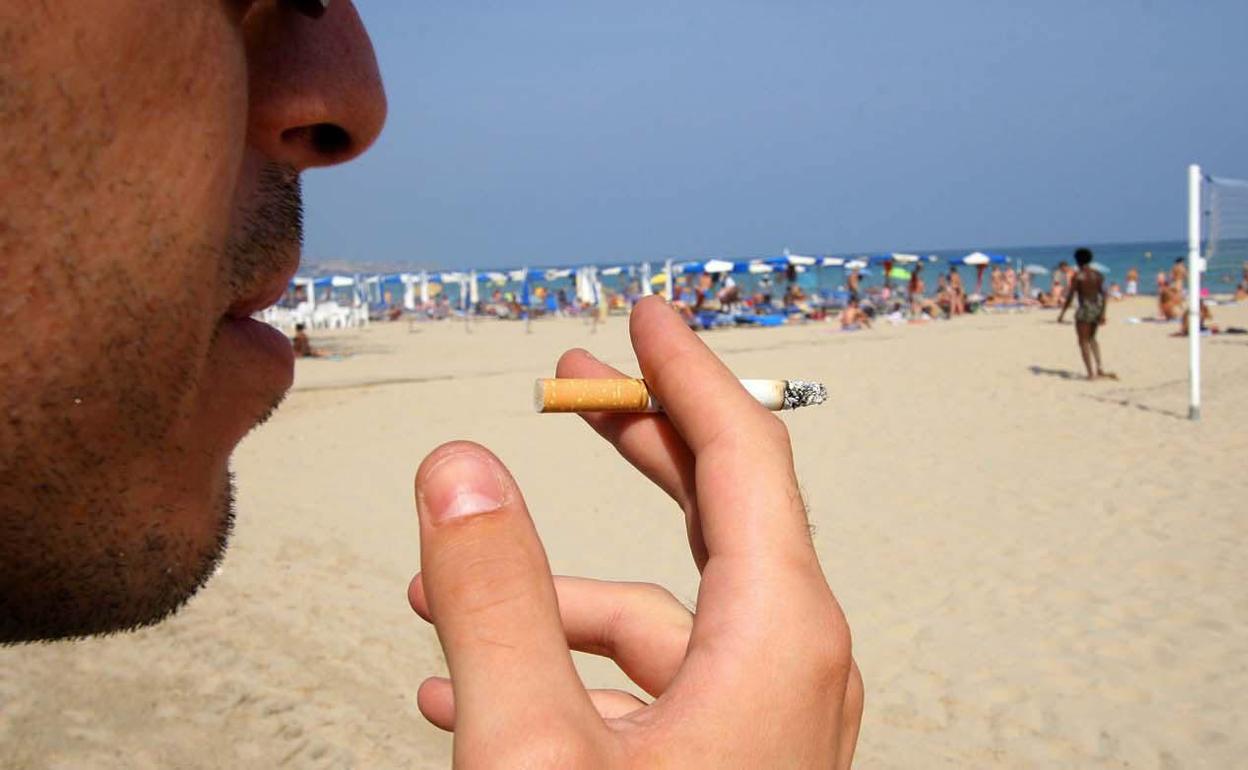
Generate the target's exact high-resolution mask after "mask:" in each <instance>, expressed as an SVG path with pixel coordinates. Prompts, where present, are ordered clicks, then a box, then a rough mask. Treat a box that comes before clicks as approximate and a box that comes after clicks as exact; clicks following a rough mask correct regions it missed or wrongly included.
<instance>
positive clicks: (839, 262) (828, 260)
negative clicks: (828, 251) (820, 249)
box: [819, 257, 845, 267]
mask: <svg viewBox="0 0 1248 770" xmlns="http://www.w3.org/2000/svg"><path fill="white" fill-rule="evenodd" d="M844 264H845V260H844V259H842V258H841V257H824V258H823V259H822V260H820V261H819V265H820V267H841V266H843V265H844Z"/></svg>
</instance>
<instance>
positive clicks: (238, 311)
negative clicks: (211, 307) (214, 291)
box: [225, 256, 299, 318]
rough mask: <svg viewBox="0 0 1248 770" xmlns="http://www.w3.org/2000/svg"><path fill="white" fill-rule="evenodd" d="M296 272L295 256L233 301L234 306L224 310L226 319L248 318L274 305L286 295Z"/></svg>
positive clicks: (297, 267)
mask: <svg viewBox="0 0 1248 770" xmlns="http://www.w3.org/2000/svg"><path fill="white" fill-rule="evenodd" d="M298 270H299V259H298V257H297V256H296V258H295V259H292V260H289V262H288V263H287V265H286V266H285V267H283V268H282V269H281V270H280V271H279V272H278V273H276V274H274V275H273V276H272V277H270V278H268V279H267V280H265V281H264V282H263V283H261V284H260V285H259V286H257V287H256V288H255V289H254V290H253V291H250V292H248V293H247V294H245V295H244V296H242V297H239V298H238V299H237V300H235V301H234V304H232V305H230V306H229V307H228V308H227V309H226V311H225V315H226V317H227V318H248V317H250V316H252V315H253V314H255V313H258V312H260V311H261V310H264V309H265V308H266V307H269V306H270V305H273V304H276V303H277V301H278V300H279V299H281V298H282V295H283V294H285V293H286V289H287V287H289V286H290V280H291V279H292V278H294V277H295V273H296V272H297V271H298Z"/></svg>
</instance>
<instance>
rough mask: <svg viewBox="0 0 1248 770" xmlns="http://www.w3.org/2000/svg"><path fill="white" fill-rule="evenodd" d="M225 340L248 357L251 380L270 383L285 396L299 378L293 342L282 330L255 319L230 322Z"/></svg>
mask: <svg viewBox="0 0 1248 770" xmlns="http://www.w3.org/2000/svg"><path fill="white" fill-rule="evenodd" d="M221 336H222V337H223V338H226V339H228V340H229V343H230V344H231V345H232V346H235V347H236V348H237V349H238V350H239V351H240V352H242V353H243V354H244V355H246V356H247V358H248V361H247V364H246V367H247V376H248V378H249V379H250V378H254V379H256V380H261V381H264V382H265V384H269V383H270V382H271V383H272V384H273V385H274V387H280V388H281V390H282V392H285V391H286V390H288V389H289V388H290V385H291V383H292V382H294V376H295V352H294V349H293V348H292V347H291V344H290V340H288V339H287V338H286V335H285V334H283V333H282V332H281V331H280V330H279V329H276V328H274V327H273V326H270V325H269V324H267V323H265V322H263V321H257V320H256V319H254V318H226V319H225V320H224V321H222V322H221Z"/></svg>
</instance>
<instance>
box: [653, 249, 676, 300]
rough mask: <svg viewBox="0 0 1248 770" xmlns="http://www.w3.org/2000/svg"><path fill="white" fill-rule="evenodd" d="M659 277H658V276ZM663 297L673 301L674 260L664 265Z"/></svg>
mask: <svg viewBox="0 0 1248 770" xmlns="http://www.w3.org/2000/svg"><path fill="white" fill-rule="evenodd" d="M656 277H657V276H656ZM663 278H664V280H663V297H664V298H665V299H666V300H667V301H668V302H671V301H672V260H670V259H669V260H667V261H665V262H664V263H663Z"/></svg>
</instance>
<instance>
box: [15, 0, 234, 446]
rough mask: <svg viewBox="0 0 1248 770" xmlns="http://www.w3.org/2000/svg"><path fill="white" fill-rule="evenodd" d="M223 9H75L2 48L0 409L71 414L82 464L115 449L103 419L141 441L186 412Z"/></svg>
mask: <svg viewBox="0 0 1248 770" xmlns="http://www.w3.org/2000/svg"><path fill="white" fill-rule="evenodd" d="M224 5H225V4H223V3H219V2H193V3H192V2H184V1H183V0H168V1H166V2H151V1H150V0H144V1H143V2H139V1H138V0H131V2H104V0H85V1H84V2H82V3H80V4H78V3H76V4H75V5H74V13H73V14H71V15H69V16H67V17H66V18H65V19H63V20H59V21H61V22H63V24H62V25H61V26H53V25H50V24H48V20H46V19H45V20H43V21H42V22H41V23H38V24H36V22H34V21H32V22H30V24H31V27H30V29H28V30H25V32H27V33H28V34H24V35H14V36H13V37H12V38H11V39H12V40H16V41H18V44H19V45H20V49H19V50H16V51H14V52H13V53H14V55H13V56H12V57H11V59H10V61H12V62H18V64H14V65H12V66H11V68H10V65H9V64H8V62H6V63H5V65H4V66H5V69H4V70H3V71H0V74H2V75H4V76H5V79H6V80H7V81H8V82H10V83H14V84H17V86H18V87H17V88H15V89H13V94H14V99H13V101H12V102H11V103H12V105H13V107H14V109H12V110H9V109H6V110H5V111H3V112H2V113H0V161H3V162H4V164H5V173H4V175H3V176H4V177H6V179H4V180H0V193H2V195H3V198H2V200H0V203H3V209H4V211H5V212H6V222H5V227H3V228H0V254H3V257H4V259H5V271H4V272H5V278H6V287H7V288H6V291H7V292H9V293H7V294H5V295H4V299H3V300H0V321H4V322H10V323H13V324H16V326H17V328H19V329H20V330H21V334H20V342H16V341H12V340H13V338H12V337H10V338H9V339H10V340H11V341H10V342H9V343H6V344H5V345H3V346H0V368H2V369H4V370H5V371H6V372H10V373H12V375H13V377H12V382H14V383H17V386H16V387H15V388H8V389H7V391H8V397H4V396H0V401H2V402H5V403H4V406H8V407H11V408H14V409H18V410H20V411H22V412H24V413H26V414H27V415H28V416H29V417H33V418H34V419H33V420H31V421H27V423H26V424H28V425H31V424H33V425H34V426H37V425H38V423H39V422H40V420H39V415H37V414H33V415H32V414H30V413H31V412H32V411H39V410H43V411H51V412H56V411H57V410H60V409H63V408H64V407H65V406H66V405H67V404H69V403H75V399H81V400H82V401H83V402H84V403H82V404H77V403H75V405H76V406H78V407H79V409H78V410H77V411H76V413H75V417H74V423H75V425H74V432H75V433H76V439H77V440H79V441H81V442H85V443H86V444H87V445H88V446H89V445H90V444H92V443H93V442H94V441H116V440H117V439H118V436H117V433H116V429H115V428H113V429H112V430H111V431H110V430H108V428H109V421H110V419H113V420H115V415H113V416H111V417H110V416H109V415H107V414H105V412H107V411H109V410H112V411H114V412H117V411H123V412H126V413H127V414H126V416H127V417H131V418H134V419H135V420H137V425H138V426H139V427H142V426H147V428H148V429H147V430H143V431H141V433H142V434H144V435H145V437H146V438H151V437H152V436H154V435H158V434H160V433H161V431H162V430H163V428H164V427H165V426H167V425H168V423H169V422H171V421H173V420H175V419H176V418H177V416H178V415H180V414H184V413H186V412H187V411H189V408H188V402H189V401H190V400H192V399H193V398H194V391H195V383H196V382H197V379H198V376H199V372H200V369H201V368H202V366H203V361H204V358H205V357H206V354H207V348H208V343H209V341H210V337H211V334H212V330H213V328H214V327H215V325H216V322H217V319H218V317H219V315H220V313H221V311H222V309H223V307H224V305H225V288H224V286H223V282H222V281H221V280H220V279H221V275H222V274H223V266H222V258H221V248H222V245H223V243H224V241H225V239H226V235H227V231H228V224H229V219H230V209H231V202H232V197H233V190H234V188H235V185H236V179H237V175H238V169H239V166H240V164H241V158H242V153H243V145H244V138H245V135H246V121H247V107H246V105H247V86H246V61H245V57H244V52H243V46H242V40H241V37H240V35H239V32H238V30H237V29H236V27H235V26H234V25H233V23H232V22H231V20H230V19H229V18H228V17H227V14H226V11H225V10H224ZM49 13H53V12H49ZM84 20H85V21H84ZM75 27H76V28H75ZM5 98H6V99H7V98H8V95H7V94H6V97H5ZM10 161H11V162H10ZM96 405H99V406H96ZM97 409H98V410H99V413H98V414H97V413H96V410H97ZM58 414H59V413H58ZM44 416H49V415H46V414H45V415H44ZM96 418H98V421H97V419H96ZM46 422H47V423H48V424H52V423H53V422H54V421H53V420H51V419H49V420H47V421H46ZM55 422H56V424H61V423H63V422H64V419H63V416H62V417H60V418H58V419H57V420H56V421H55ZM96 448H97V449H98V448H99V447H96ZM117 448H120V447H117Z"/></svg>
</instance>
